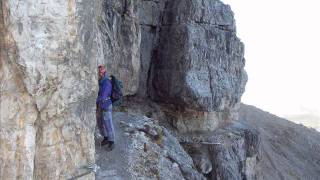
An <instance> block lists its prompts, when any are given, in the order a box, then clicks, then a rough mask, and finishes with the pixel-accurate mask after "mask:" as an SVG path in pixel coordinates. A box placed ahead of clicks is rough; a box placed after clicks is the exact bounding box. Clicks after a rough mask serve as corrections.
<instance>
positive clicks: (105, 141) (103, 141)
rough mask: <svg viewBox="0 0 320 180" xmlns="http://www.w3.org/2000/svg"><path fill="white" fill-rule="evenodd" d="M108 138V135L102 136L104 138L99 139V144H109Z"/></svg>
mask: <svg viewBox="0 0 320 180" xmlns="http://www.w3.org/2000/svg"><path fill="white" fill-rule="evenodd" d="M109 142H110V141H109V140H108V137H104V139H103V140H102V141H101V143H100V144H101V146H104V145H107V144H109Z"/></svg>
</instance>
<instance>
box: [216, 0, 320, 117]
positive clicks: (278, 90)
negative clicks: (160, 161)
mask: <svg viewBox="0 0 320 180" xmlns="http://www.w3.org/2000/svg"><path fill="white" fill-rule="evenodd" d="M222 1H223V2H225V3H227V4H229V5H230V6H231V8H232V10H233V12H234V13H235V18H236V23H237V35H238V37H239V38H240V39H241V40H242V41H243V42H244V44H245V50H246V52H245V58H246V68H245V69H246V70H247V73H248V76H249V81H248V83H247V86H246V92H245V94H244V95H243V97H242V101H243V102H244V103H246V104H251V105H254V106H256V107H259V108H261V109H263V110H266V111H269V112H271V113H273V114H276V115H279V116H282V117H283V116H285V115H292V114H301V113H308V112H309V111H310V112H311V113H315V114H318V115H320V81H319V80H320V44H319V43H320V1H319V0H304V1H301V0H280V1H279V0H222ZM319 117H320V116H319Z"/></svg>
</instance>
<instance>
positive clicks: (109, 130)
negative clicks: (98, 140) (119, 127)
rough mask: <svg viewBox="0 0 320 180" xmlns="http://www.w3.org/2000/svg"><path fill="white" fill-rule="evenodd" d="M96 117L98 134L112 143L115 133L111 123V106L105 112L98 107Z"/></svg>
mask: <svg viewBox="0 0 320 180" xmlns="http://www.w3.org/2000/svg"><path fill="white" fill-rule="evenodd" d="M96 116H97V124H98V128H99V131H100V134H101V135H102V136H104V137H108V139H109V141H113V142H114V139H115V138H114V137H115V132H114V127H113V122H112V104H111V105H110V106H109V107H108V108H107V109H106V110H102V109H101V108H99V107H98V109H97V114H96Z"/></svg>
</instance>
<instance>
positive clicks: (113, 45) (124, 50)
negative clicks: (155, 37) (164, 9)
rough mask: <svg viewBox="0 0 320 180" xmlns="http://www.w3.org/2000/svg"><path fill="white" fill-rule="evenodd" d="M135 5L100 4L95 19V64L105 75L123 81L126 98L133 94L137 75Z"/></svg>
mask: <svg viewBox="0 0 320 180" xmlns="http://www.w3.org/2000/svg"><path fill="white" fill-rule="evenodd" d="M137 8H138V1H129V0H120V1H119V0H107V1H103V3H102V6H101V7H100V10H99V12H100V15H99V16H98V24H99V29H100V33H99V34H100V39H99V41H100V45H101V46H100V51H102V52H101V54H103V55H102V58H101V61H99V64H105V65H106V67H107V71H108V73H109V74H113V75H115V76H116V77H117V78H119V79H120V80H122V81H123V84H124V92H125V94H126V95H133V94H136V93H137V90H138V87H139V75H140V66H141V65H140V64H141V61H140V41H141V33H140V26H139V20H138V11H137Z"/></svg>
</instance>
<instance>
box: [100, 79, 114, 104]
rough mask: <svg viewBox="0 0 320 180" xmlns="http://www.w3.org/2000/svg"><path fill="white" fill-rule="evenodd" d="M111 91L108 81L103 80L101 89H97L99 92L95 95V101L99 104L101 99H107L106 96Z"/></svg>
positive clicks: (109, 94) (108, 95)
mask: <svg viewBox="0 0 320 180" xmlns="http://www.w3.org/2000/svg"><path fill="white" fill-rule="evenodd" d="M111 91H112V87H111V83H110V81H105V82H104V83H103V84H102V86H101V89H99V93H98V97H97V101H96V103H97V104H99V103H100V102H101V101H103V100H105V99H107V98H108V97H110V96H111Z"/></svg>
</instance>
